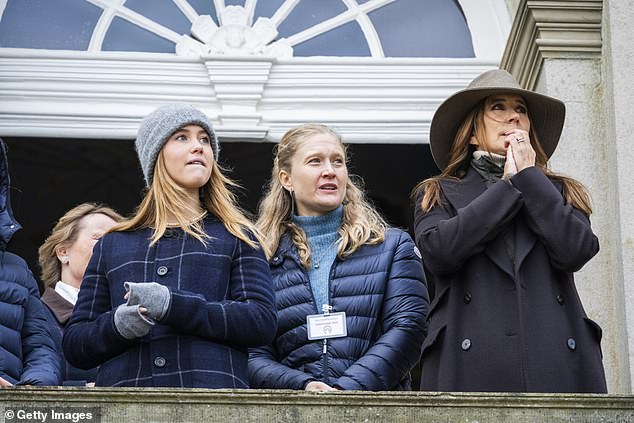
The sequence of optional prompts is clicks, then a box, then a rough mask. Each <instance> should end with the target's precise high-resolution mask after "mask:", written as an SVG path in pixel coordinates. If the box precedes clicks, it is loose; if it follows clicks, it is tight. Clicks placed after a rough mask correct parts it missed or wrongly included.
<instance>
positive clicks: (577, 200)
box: [412, 99, 592, 216]
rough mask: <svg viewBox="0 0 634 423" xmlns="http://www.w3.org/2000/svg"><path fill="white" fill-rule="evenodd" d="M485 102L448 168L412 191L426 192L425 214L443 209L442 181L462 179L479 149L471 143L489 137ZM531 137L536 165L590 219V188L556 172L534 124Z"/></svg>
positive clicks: (460, 134) (468, 121) (457, 142)
mask: <svg viewBox="0 0 634 423" xmlns="http://www.w3.org/2000/svg"><path fill="white" fill-rule="evenodd" d="M485 100H486V99H485ZM485 100H482V101H480V102H479V103H478V104H476V106H475V107H474V108H473V109H472V110H471V111H470V112H469V114H467V116H466V117H465V119H464V120H463V122H462V124H461V125H460V127H459V128H458V131H457V132H456V136H455V138H454V140H453V144H452V146H451V150H450V152H449V160H448V164H447V167H445V169H444V170H443V171H442V172H441V174H440V175H438V176H434V177H432V178H429V179H426V180H424V181H422V182H420V183H419V184H418V185H416V187H415V188H414V190H413V191H412V198H414V199H415V198H416V197H417V196H418V195H419V193H420V192H421V190H422V191H423V192H424V193H425V194H424V195H423V199H422V201H421V204H420V206H421V209H422V211H423V212H425V213H426V212H428V211H430V210H431V209H432V208H433V207H434V206H436V205H440V206H443V204H442V200H441V195H440V192H441V188H440V181H441V180H442V179H462V178H464V176H465V175H466V172H467V169H468V167H469V163H470V162H471V157H472V153H473V151H474V150H475V147H474V146H473V145H471V144H469V141H470V139H471V137H472V136H474V135H475V137H476V139H480V140H483V139H485V138H486V134H485V129H484V102H485ZM529 112H530V111H529ZM529 119H530V115H529ZM529 137H530V139H531V146H532V147H533V149H534V150H535V166H536V167H537V168H538V169H540V170H541V171H542V172H544V174H545V175H546V176H547V177H548V178H550V179H551V180H554V181H559V182H560V183H561V184H562V186H563V196H564V199H565V200H566V202H567V203H568V204H570V205H571V206H573V207H575V208H577V209H579V210H581V211H583V212H584V213H585V214H586V215H588V216H590V214H592V203H591V200H590V194H589V193H588V190H587V189H586V187H585V186H584V185H583V184H582V183H581V182H579V181H576V180H575V179H572V178H570V177H568V176H564V175H561V174H559V173H555V172H553V171H552V170H550V169H549V168H548V156H547V155H546V153H544V149H543V148H542V146H541V144H540V143H539V136H538V134H537V133H536V132H535V129H534V125H531V127H530V130H529Z"/></svg>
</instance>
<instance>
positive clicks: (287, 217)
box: [256, 123, 388, 269]
mask: <svg viewBox="0 0 634 423" xmlns="http://www.w3.org/2000/svg"><path fill="white" fill-rule="evenodd" d="M320 134H327V135H330V136H332V137H333V138H334V139H336V140H337V141H338V142H339V144H340V145H341V148H342V150H343V152H344V159H345V161H346V163H348V154H347V151H346V147H345V145H344V144H343V142H342V140H341V137H340V136H339V134H337V133H336V132H335V131H334V130H332V129H331V128H329V127H328V126H326V125H322V124H318V123H307V124H304V125H300V126H298V127H296V128H293V129H291V130H289V131H288V132H286V133H285V134H284V136H283V137H282V139H281V140H280V143H279V144H278V145H277V147H276V150H275V159H274V161H273V170H272V171H271V180H270V182H269V184H268V187H267V190H266V194H265V196H264V198H263V199H262V201H261V202H260V206H259V217H258V220H257V222H256V226H257V228H258V229H259V230H260V233H262V234H263V236H264V239H263V242H262V247H263V248H264V251H265V253H266V255H267V257H268V258H269V259H270V258H271V257H272V256H273V255H274V254H275V251H276V250H277V248H278V246H279V243H280V240H281V238H282V236H283V235H284V234H285V233H288V234H289V236H290V237H291V240H292V242H293V244H294V245H295V247H296V248H297V251H298V253H299V257H300V260H301V262H302V265H303V266H305V267H306V268H307V269H308V268H309V267H310V265H311V259H310V255H311V253H310V247H309V245H308V240H307V238H306V233H305V232H304V231H303V230H302V228H301V227H299V226H298V225H297V224H295V222H294V221H293V212H294V204H293V198H292V196H291V194H290V193H289V192H288V191H287V190H286V189H284V187H283V186H282V184H281V182H280V179H279V175H280V171H281V170H284V171H286V172H288V173H290V172H291V170H292V169H291V163H292V160H293V157H294V156H295V154H296V153H297V150H298V149H299V148H300V146H301V145H302V144H303V143H305V142H307V141H308V140H309V139H310V138H312V137H313V136H315V135H320ZM353 179H354V177H349V178H348V181H347V182H346V193H345V196H344V199H343V222H342V224H341V227H340V228H339V236H340V237H341V242H340V243H339V248H338V250H337V256H338V257H339V258H344V257H347V256H349V255H350V254H352V253H354V252H355V251H356V250H357V249H359V248H360V247H361V246H362V245H364V244H371V245H374V244H379V243H381V242H383V240H384V239H385V231H386V230H387V227H388V225H387V223H386V222H385V220H384V219H383V217H381V215H380V214H379V213H378V212H377V211H376V209H375V208H374V207H373V206H372V205H371V204H370V203H369V201H368V200H367V199H366V197H365V195H364V193H363V190H362V189H361V188H360V186H361V184H360V181H359V182H357V181H354V180H353Z"/></svg>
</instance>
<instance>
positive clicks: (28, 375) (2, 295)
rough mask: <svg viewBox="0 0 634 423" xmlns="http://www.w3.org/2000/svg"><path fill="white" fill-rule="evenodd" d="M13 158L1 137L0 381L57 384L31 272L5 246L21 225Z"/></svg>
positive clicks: (57, 359)
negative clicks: (14, 201) (14, 205)
mask: <svg viewBox="0 0 634 423" xmlns="http://www.w3.org/2000/svg"><path fill="white" fill-rule="evenodd" d="M9 187H10V180H9V162H8V160H7V154H6V147H5V145H4V141H2V139H0V386H11V385H58V384H59V383H60V381H61V356H60V355H59V353H58V351H57V350H56V348H55V344H54V342H53V340H52V338H51V330H52V327H51V325H50V323H49V322H48V320H47V318H46V311H45V309H44V305H43V304H42V302H41V301H40V293H39V291H38V289H37V283H36V282H35V279H34V278H33V274H32V273H31V271H30V270H29V268H28V266H27V265H26V262H25V261H24V260H23V259H22V258H20V257H18V256H17V255H15V254H12V253H10V252H8V251H6V249H7V244H8V243H9V241H10V240H11V237H12V236H13V234H15V233H16V232H17V231H18V230H19V229H20V228H21V226H20V224H19V223H18V222H17V221H16V220H15V218H14V217H13V213H12V211H11V199H10V195H9Z"/></svg>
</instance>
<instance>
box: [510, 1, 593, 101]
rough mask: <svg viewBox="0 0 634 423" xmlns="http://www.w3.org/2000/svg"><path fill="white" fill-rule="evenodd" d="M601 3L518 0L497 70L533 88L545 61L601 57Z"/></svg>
mask: <svg viewBox="0 0 634 423" xmlns="http://www.w3.org/2000/svg"><path fill="white" fill-rule="evenodd" d="M602 13H603V1H601V0H575V1H572V0H560V1H552V0H521V1H520V4H519V7H518V10H517V16H516V18H515V20H514V22H513V27H512V28H511V35H510V37H509V41H508V43H507V45H506V49H505V51H504V55H503V56H502V61H501V65H500V67H502V68H504V69H507V70H508V71H509V72H511V73H512V74H513V75H514V76H515V77H516V78H517V79H518V81H519V83H520V84H521V85H522V86H524V87H526V88H528V89H531V90H532V89H535V87H536V85H537V81H538V78H539V72H540V71H541V68H542V63H543V61H544V60H545V59H555V58H600V56H601V46H602V36H601V19H602Z"/></svg>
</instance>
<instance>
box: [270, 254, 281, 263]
mask: <svg viewBox="0 0 634 423" xmlns="http://www.w3.org/2000/svg"><path fill="white" fill-rule="evenodd" d="M280 260H282V257H280V256H275V257H273V258H272V259H271V263H273V264H277V263H279V262H280Z"/></svg>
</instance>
